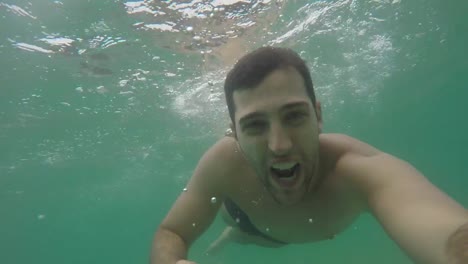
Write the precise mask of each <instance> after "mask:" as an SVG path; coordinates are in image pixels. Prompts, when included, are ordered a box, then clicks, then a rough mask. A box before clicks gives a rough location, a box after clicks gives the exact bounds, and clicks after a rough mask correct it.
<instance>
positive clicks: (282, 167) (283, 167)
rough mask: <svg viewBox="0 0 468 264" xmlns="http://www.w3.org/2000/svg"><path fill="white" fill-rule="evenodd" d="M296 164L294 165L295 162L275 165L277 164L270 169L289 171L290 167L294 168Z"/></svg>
mask: <svg viewBox="0 0 468 264" xmlns="http://www.w3.org/2000/svg"><path fill="white" fill-rule="evenodd" d="M296 164H297V163H295V162H288V163H277V164H273V165H272V166H271V167H272V168H273V169H277V170H289V169H291V168H292V167H294V166H296Z"/></svg>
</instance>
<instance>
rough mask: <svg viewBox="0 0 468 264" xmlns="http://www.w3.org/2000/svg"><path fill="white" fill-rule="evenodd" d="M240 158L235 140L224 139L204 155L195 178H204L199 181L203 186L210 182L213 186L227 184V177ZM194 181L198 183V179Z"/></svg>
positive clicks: (196, 170)
mask: <svg viewBox="0 0 468 264" xmlns="http://www.w3.org/2000/svg"><path fill="white" fill-rule="evenodd" d="M238 156H239V153H238V149H237V143H236V141H235V139H234V138H232V137H223V138H221V139H219V140H218V141H217V142H216V143H215V144H214V145H213V146H211V147H210V148H209V149H208V150H207V151H206V152H205V153H204V154H203V156H202V157H201V159H200V161H199V162H198V165H197V168H196V169H195V172H194V175H193V177H194V178H202V179H199V180H200V182H203V184H206V182H207V181H209V182H210V183H212V184H216V185H220V184H222V183H223V182H226V177H227V176H228V175H229V174H230V171H232V169H233V168H235V166H236V160H238V159H239V158H238ZM194 180H195V181H196V182H198V181H197V179H194ZM219 187H220V186H219Z"/></svg>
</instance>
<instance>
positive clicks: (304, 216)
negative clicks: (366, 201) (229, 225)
mask: <svg viewBox="0 0 468 264" xmlns="http://www.w3.org/2000/svg"><path fill="white" fill-rule="evenodd" d="M324 184H325V185H326V186H324V188H323V189H322V190H320V191H318V192H317V193H316V194H314V195H309V196H306V197H305V198H304V201H303V202H301V203H300V204H297V205H294V206H290V207H286V206H281V205H279V204H277V203H276V202H275V201H274V200H273V199H272V198H271V196H270V195H269V193H268V192H267V191H266V190H265V189H264V188H262V187H259V189H256V190H255V188H253V189H252V190H250V191H244V192H242V193H241V194H240V195H238V196H237V197H235V198H236V199H235V202H236V203H237V204H238V206H239V207H240V209H242V210H243V211H244V212H245V213H246V214H247V215H248V217H249V220H250V221H251V222H252V224H253V225H254V226H255V227H256V228H257V229H258V230H259V231H260V232H262V233H264V234H266V235H268V236H270V237H273V238H275V239H277V240H280V241H284V242H288V243H306V242H315V241H321V240H327V239H332V238H333V237H334V236H335V235H337V234H339V233H341V232H342V231H344V230H345V229H346V228H347V227H348V226H349V225H350V224H352V222H353V221H354V220H355V219H356V217H357V216H358V215H359V214H360V213H361V211H362V209H361V208H360V206H359V205H358V204H357V203H356V202H355V201H354V200H353V199H352V197H350V195H349V194H348V193H347V192H346V190H345V189H343V187H341V186H338V185H333V183H331V182H327V183H324ZM251 186H252V187H255V185H251Z"/></svg>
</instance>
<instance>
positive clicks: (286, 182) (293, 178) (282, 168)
mask: <svg viewBox="0 0 468 264" xmlns="http://www.w3.org/2000/svg"><path fill="white" fill-rule="evenodd" d="M299 168H300V165H299V163H288V164H281V165H273V166H271V167H270V172H271V174H272V175H273V178H274V179H275V180H276V182H277V183H278V184H279V185H280V186H281V187H292V186H294V185H295V183H296V182H297V180H298V178H299V177H298V176H299V173H298V172H299Z"/></svg>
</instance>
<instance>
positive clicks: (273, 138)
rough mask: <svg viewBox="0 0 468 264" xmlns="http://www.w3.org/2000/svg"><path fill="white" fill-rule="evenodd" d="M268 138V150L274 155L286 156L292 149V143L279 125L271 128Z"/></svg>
mask: <svg viewBox="0 0 468 264" xmlns="http://www.w3.org/2000/svg"><path fill="white" fill-rule="evenodd" d="M269 134H270V135H269V138H268V148H269V149H270V151H271V152H272V153H273V154H274V155H285V154H288V153H289V151H290V150H291V148H292V141H291V138H290V137H289V134H288V133H287V131H286V130H285V129H284V128H283V127H281V126H280V125H273V126H272V127H271V130H270V133H269Z"/></svg>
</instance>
